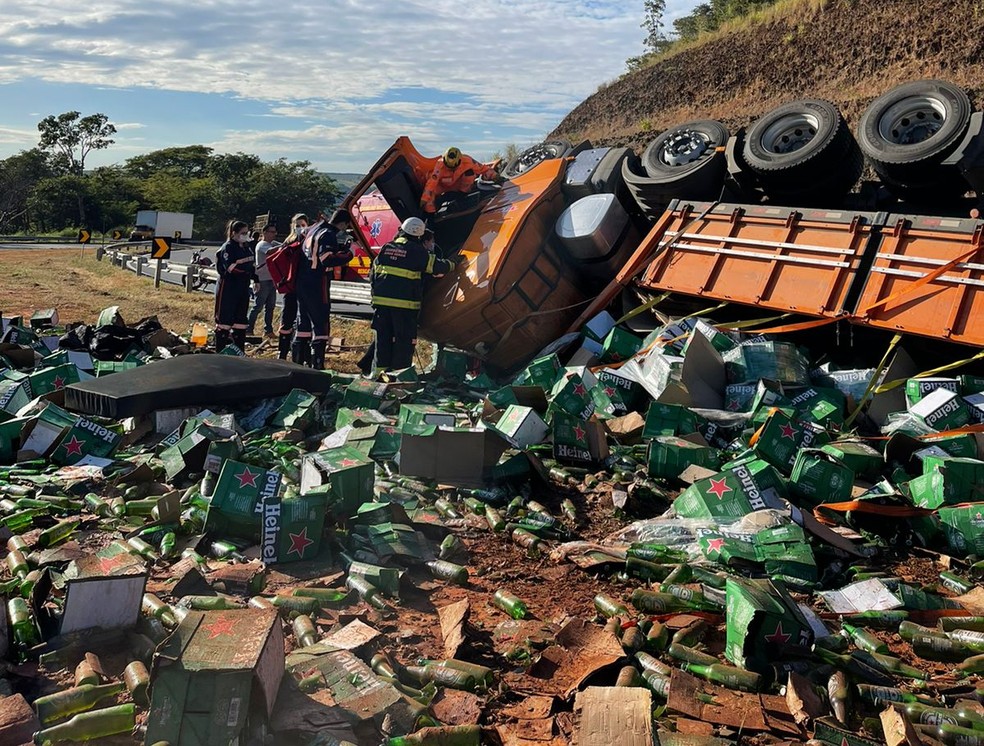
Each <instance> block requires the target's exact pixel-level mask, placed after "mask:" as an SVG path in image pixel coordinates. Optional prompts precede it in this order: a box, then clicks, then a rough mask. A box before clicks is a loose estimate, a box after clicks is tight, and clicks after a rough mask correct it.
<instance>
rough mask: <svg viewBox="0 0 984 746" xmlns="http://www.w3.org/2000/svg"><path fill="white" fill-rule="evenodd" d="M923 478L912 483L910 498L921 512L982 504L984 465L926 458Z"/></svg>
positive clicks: (968, 460)
mask: <svg viewBox="0 0 984 746" xmlns="http://www.w3.org/2000/svg"><path fill="white" fill-rule="evenodd" d="M923 469H924V474H923V475H922V476H919V477H916V478H915V479H913V480H911V481H910V482H909V495H910V496H911V498H912V502H913V503H914V504H915V505H916V506H917V507H920V508H928V509H932V508H938V507H940V506H941V505H956V504H958V503H962V502H969V501H973V500H980V499H982V496H984V461H978V460H977V459H973V458H955V457H951V456H947V457H939V456H927V457H926V458H924V459H923Z"/></svg>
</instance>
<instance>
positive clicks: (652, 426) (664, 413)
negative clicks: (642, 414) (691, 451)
mask: <svg viewBox="0 0 984 746" xmlns="http://www.w3.org/2000/svg"><path fill="white" fill-rule="evenodd" d="M697 426H698V420H697V415H696V414H694V413H693V412H692V411H691V410H690V409H688V408H687V407H684V406H682V405H680V404H664V403H663V402H658V401H654V402H652V403H651V404H650V405H649V409H648V410H646V424H645V425H644V426H643V428H642V438H643V440H647V439H650V438H655V437H656V436H658V435H690V434H691V433H695V432H697Z"/></svg>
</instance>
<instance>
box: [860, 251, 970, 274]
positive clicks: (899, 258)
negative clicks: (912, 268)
mask: <svg viewBox="0 0 984 746" xmlns="http://www.w3.org/2000/svg"><path fill="white" fill-rule="evenodd" d="M876 257H877V258H878V259H887V260H888V261H890V262H901V263H906V262H908V263H909V264H926V265H929V266H931V267H933V266H935V267H942V266H943V265H944V264H946V263H947V262H949V261H950V260H949V259H930V258H929V257H925V256H906V255H905V254H876ZM954 269H969V270H973V271H977V272H984V264H978V263H977V262H960V264H958V265H956V266H955V267H954Z"/></svg>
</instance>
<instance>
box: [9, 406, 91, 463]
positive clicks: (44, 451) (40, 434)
mask: <svg viewBox="0 0 984 746" xmlns="http://www.w3.org/2000/svg"><path fill="white" fill-rule="evenodd" d="M76 419H77V417H76V415H74V414H71V413H70V412H66V411H65V410H64V409H62V408H61V407H59V406H58V405H57V404H50V403H49V404H48V405H47V406H46V407H45V408H44V409H43V410H42V411H41V412H40V413H38V414H37V415H35V416H34V417H32V418H31V419H29V420H28V421H27V423H26V424H25V425H24V427H23V428H22V429H21V435H20V442H21V446H20V451H19V452H18V454H17V460H18V461H28V460H30V459H33V458H47V457H49V456H51V454H52V453H53V452H54V450H55V448H56V447H57V446H58V444H59V443H60V442H61V440H62V438H63V437H64V435H65V433H67V432H68V430H69V428H71V427H72V426H73V425H74V424H75V421H76Z"/></svg>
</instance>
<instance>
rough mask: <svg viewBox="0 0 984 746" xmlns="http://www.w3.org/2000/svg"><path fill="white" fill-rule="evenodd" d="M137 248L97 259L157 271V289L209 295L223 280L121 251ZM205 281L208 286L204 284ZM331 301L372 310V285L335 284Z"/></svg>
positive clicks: (110, 249)
mask: <svg viewBox="0 0 984 746" xmlns="http://www.w3.org/2000/svg"><path fill="white" fill-rule="evenodd" d="M133 245H134V244H131V243H125V244H112V245H110V246H106V247H97V249H96V259H98V260H99V261H102V259H103V257H107V258H109V260H110V262H112V264H113V265H114V266H117V267H120V268H122V269H125V270H127V271H129V272H135V273H136V274H138V275H141V276H143V274H144V273H143V270H144V268H145V267H151V266H153V267H154V285H155V286H156V287H160V284H161V282H162V281H163V282H172V283H173V284H176V285H178V284H180V285H182V286H183V287H184V289H185V292H187V293H190V292H193V291H195V290H200V291H202V292H208V291H209V290H211V289H212V288H214V286H215V283H217V282H218V280H219V273H218V272H217V271H215V270H214V269H212V268H210V267H200V266H198V265H197V264H186V263H184V262H172V261H169V260H167V259H163V260H161V261H160V263H159V265H157V263H153V264H152V263H151V260H150V259H149V257H148V256H147V255H146V254H132V253H129V252H127V251H123V250H122V248H121V247H127V248H131V247H133ZM165 272H166V273H168V274H171V275H178V276H180V277H181V280H180V281H179V282H173V281H169V280H167V279H165V278H163V274H164V273H165ZM202 281H204V282H202ZM331 300H332V301H335V302H338V303H351V304H353V305H365V306H368V305H370V304H371V302H372V293H371V289H370V286H369V283H368V282H341V281H338V280H335V281H333V282H332V283H331Z"/></svg>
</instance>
